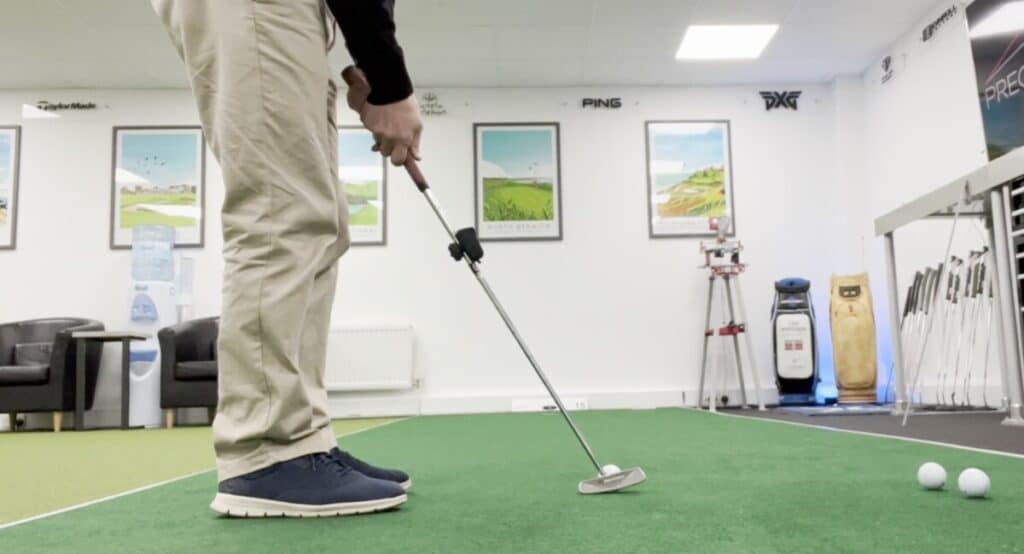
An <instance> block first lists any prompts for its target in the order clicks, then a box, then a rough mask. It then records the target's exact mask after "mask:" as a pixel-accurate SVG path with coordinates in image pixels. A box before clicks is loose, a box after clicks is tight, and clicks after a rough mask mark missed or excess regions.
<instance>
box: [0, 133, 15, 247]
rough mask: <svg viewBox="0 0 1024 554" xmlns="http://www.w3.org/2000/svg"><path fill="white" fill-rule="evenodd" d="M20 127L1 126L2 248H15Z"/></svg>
mask: <svg viewBox="0 0 1024 554" xmlns="http://www.w3.org/2000/svg"><path fill="white" fill-rule="evenodd" d="M19 131H20V129H19V128H18V127H0V250H7V249H13V248H14V242H15V232H14V230H15V228H16V227H15V226H16V225H17V221H16V220H15V219H16V216H17V213H18V211H17V209H16V206H15V203H16V202H17V200H18V198H17V196H18V154H19V153H18V144H19V141H18V138H19V136H20V135H19Z"/></svg>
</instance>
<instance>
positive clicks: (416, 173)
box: [405, 158, 604, 475]
mask: <svg viewBox="0 0 1024 554" xmlns="http://www.w3.org/2000/svg"><path fill="white" fill-rule="evenodd" d="M405 167H406V170H408V172H409V176H410V177H411V178H412V180H413V182H414V183H415V184H416V188H418V189H419V190H420V192H422V193H423V196H424V198H426V199H427V202H428V203H429V204H430V207H431V209H433V210H434V214H435V215H436V216H437V219H438V220H439V221H440V222H441V225H443V226H444V230H445V231H446V232H447V233H448V236H449V238H451V240H452V241H453V242H458V239H457V238H456V236H455V231H454V230H453V229H452V227H451V225H449V224H448V219H447V218H446V217H445V215H444V212H442V211H441V207H440V205H439V204H438V203H437V199H435V198H434V194H433V193H432V192H431V190H430V187H429V185H428V184H427V180H426V179H425V178H424V177H423V174H422V173H421V172H420V170H419V167H418V166H417V165H416V162H415V161H413V160H412V159H411V158H410V159H409V161H408V162H407V163H406V165H405ZM463 259H464V260H465V262H466V265H467V266H468V267H469V269H470V271H472V272H473V276H474V277H476V280H477V282H479V283H480V286H481V287H483V289H484V292H485V293H486V294H487V297H488V298H489V299H490V300H491V304H493V305H494V309H495V310H497V311H498V314H499V315H500V316H501V319H502V321H504V322H505V327H508V330H509V332H511V333H512V336H513V337H514V338H515V339H516V343H517V344H518V345H519V349H520V350H522V351H523V354H524V355H525V356H526V359H527V360H529V362H530V366H532V367H533V371H534V373H536V374H537V377H538V378H540V381H541V383H543V384H544V388H545V389H547V391H548V394H549V395H551V399H552V400H554V401H555V405H556V406H557V407H558V411H559V412H560V413H561V414H562V417H563V418H565V422H566V423H567V424H569V428H570V429H572V433H573V434H574V435H576V440H578V441H579V443H580V446H582V447H583V450H584V451H585V452H586V453H587V457H588V458H590V462H591V463H593V464H594V467H595V468H596V469H597V472H598V473H599V474H602V475H603V474H604V471H603V470H602V469H601V464H600V462H598V461H597V457H596V456H594V451H593V450H591V449H590V445H589V444H587V439H586V438H584V437H583V433H582V432H580V430H579V427H576V422H575V421H573V419H572V416H570V415H569V411H568V410H566V409H565V405H564V404H562V399H561V397H559V396H558V393H557V392H555V388H554V387H553V386H552V385H551V382H550V381H548V378H547V375H545V374H544V370H542V369H541V368H540V364H539V363H538V362H537V359H536V358H534V357H533V353H532V352H530V348H529V347H528V346H526V341H524V340H523V337H522V336H521V335H520V334H519V330H518V329H516V326H515V324H514V323H512V318H510V317H509V315H508V312H506V311H505V308H504V306H502V305H501V302H500V301H499V300H498V297H497V295H495V294H494V290H492V289H491V286H490V284H489V283H488V282H487V279H485V278H484V276H483V274H482V273H481V272H480V266H479V265H478V264H477V263H476V262H474V261H472V260H470V259H469V257H468V256H467V257H465V258H463Z"/></svg>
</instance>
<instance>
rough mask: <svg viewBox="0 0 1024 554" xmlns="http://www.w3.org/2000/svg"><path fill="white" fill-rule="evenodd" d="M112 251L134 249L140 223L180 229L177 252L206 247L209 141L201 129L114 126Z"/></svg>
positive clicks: (177, 237)
mask: <svg viewBox="0 0 1024 554" xmlns="http://www.w3.org/2000/svg"><path fill="white" fill-rule="evenodd" d="M112 134H113V146H112V161H111V171H110V248H111V249H112V250H120V249H128V248H131V235H132V232H131V231H132V228H133V227H135V226H136V225H145V224H149V225H169V226H171V227H174V228H175V237H176V238H175V244H174V246H175V248H202V247H203V246H204V244H205V227H206V139H205V136H204V135H203V130H202V127H200V126H198V125H150V126H117V127H114V128H113V133H112Z"/></svg>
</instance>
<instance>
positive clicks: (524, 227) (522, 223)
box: [473, 123, 562, 241]
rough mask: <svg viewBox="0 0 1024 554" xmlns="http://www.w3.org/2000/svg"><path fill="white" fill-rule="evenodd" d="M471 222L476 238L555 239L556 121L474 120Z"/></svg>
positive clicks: (558, 185)
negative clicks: (498, 121)
mask: <svg viewBox="0 0 1024 554" xmlns="http://www.w3.org/2000/svg"><path fill="white" fill-rule="evenodd" d="M473 146H474V150H475V165H474V181H475V187H476V188H475V197H474V200H475V201H474V206H475V208H476V228H477V234H478V235H479V236H480V239H481V240H490V241H497V240H561V239H562V179H561V167H560V164H561V162H560V159H559V136H558V123H476V124H474V125H473Z"/></svg>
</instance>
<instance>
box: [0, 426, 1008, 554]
mask: <svg viewBox="0 0 1024 554" xmlns="http://www.w3.org/2000/svg"><path fill="white" fill-rule="evenodd" d="M578 416H579V423H580V426H581V427H582V428H583V429H584V430H585V432H587V433H588V435H589V436H590V439H591V441H592V443H593V446H594V447H595V448H596V449H597V451H598V454H599V455H602V456H604V459H605V460H607V462H606V463H617V464H619V465H621V466H623V467H626V466H632V465H641V466H642V467H643V468H644V469H645V470H646V471H647V473H648V476H649V481H648V482H647V483H645V484H643V485H641V486H640V487H637V488H636V489H633V490H632V491H630V492H625V493H619V494H615V495H605V496H592V497H583V496H579V495H577V494H576V492H575V487H576V483H577V482H578V481H579V480H580V479H582V478H589V477H591V476H593V475H594V470H593V468H590V467H588V465H587V463H586V461H585V458H584V457H583V455H582V453H581V452H580V451H579V450H578V447H577V446H576V444H575V443H574V440H573V439H572V437H571V435H570V434H569V433H568V431H567V430H566V428H565V427H564V424H563V422H562V421H561V420H560V418H559V416H558V415H557V414H514V415H482V416H481V415H474V416H443V417H420V418H415V419H410V420H405V421H400V422H397V423H394V424H391V425H387V426H383V427H380V428H377V429H374V430H371V431H368V432H365V433H361V434H358V435H354V436H352V437H348V438H343V439H342V440H341V441H340V442H341V445H342V447H343V448H348V449H351V450H353V451H354V452H356V453H357V454H358V455H360V456H363V457H365V458H369V459H371V460H374V461H377V462H379V463H381V464H393V465H397V466H401V467H404V468H406V469H408V470H409V471H410V472H411V473H412V474H413V480H414V485H413V490H412V492H411V494H410V498H409V502H408V503H407V504H405V505H404V506H403V507H402V508H401V509H399V510H397V511H394V512H389V513H386V514H380V515H371V516H357V517H348V518H341V519H325V520H229V519H221V518H218V517H216V516H215V515H214V514H213V513H212V512H210V511H209V510H208V509H207V504H208V503H209V501H210V499H211V496H212V493H213V489H214V486H215V482H214V481H215V479H214V475H213V474H212V473H206V474H202V475H199V476H196V477H193V478H189V479H185V480H183V481H179V482H177V483H173V484H170V485H167V486H162V487H158V488H154V489H151V490H148V491H144V492H141V493H138V494H134V495H130V496H126V497H122V498H119V499H116V500H113V501H110V502H104V503H101V504H97V505H94V506H91V507H88V508H85V509H81V510H75V511H72V512H68V513H65V514H62V515H58V516H54V517H51V518H46V519H42V520H39V521H35V522H31V523H27V524H24V525H21V526H17V527H13V528H10V529H8V530H6V531H0V552H19V553H21V552H98V553H109V552H139V553H143V552H216V553H218V554H220V553H231V552H245V553H256V552H373V553H379V552H396V553H398V552H401V553H403V554H409V553H416V552H445V553H449V552H484V553H487V554H495V553H500V552H629V553H632V552H683V551H686V552H744V553H745V552H818V551H827V552H865V551H877V552H996V551H999V552H1003V551H1006V552H1009V551H1014V550H1017V549H1021V548H1024V539H1022V538H1021V537H1022V536H1024V535H1022V534H1021V533H1020V525H1021V514H1022V513H1024V510H1022V508H1021V506H1022V502H1024V477H1022V475H1024V474H1022V470H1024V461H1022V460H1018V459H1012V458H1006V457H999V456H994V455H988V454H982V453H974V452H967V451H962V450H954V449H949V448H944V447H939V446H930V445H923V444H914V443H908V442H903V441H896V440H890V439H883V438H875V437H866V436H859V435H852V434H848V433H839V432H832V431H826V430H819V429H811V428H802V427H794V426H788V425H782V424H778V423H772V422H766V421H756V420H747V419H740V418H730V417H720V416H714V415H709V414H704V413H698V412H693V411H686V410H676V409H666V410H657V411H637V412H583V413H579V414H578ZM926 460H934V461H937V462H940V463H942V464H943V465H945V467H946V468H947V470H948V471H949V472H950V473H951V476H952V479H953V481H954V482H955V476H956V474H957V473H958V471H959V470H960V469H961V468H964V467H967V466H978V467H981V468H983V469H985V470H986V471H987V472H988V473H989V475H990V476H991V478H992V482H993V497H992V499H990V500H987V501H968V500H965V499H963V498H961V497H960V495H959V493H957V492H954V491H953V490H947V491H946V492H938V493H929V492H925V491H921V490H919V489H918V487H917V484H916V480H915V472H916V469H917V467H918V465H919V464H920V463H922V462H923V461H926ZM953 486H954V488H955V483H954V485H953Z"/></svg>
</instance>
